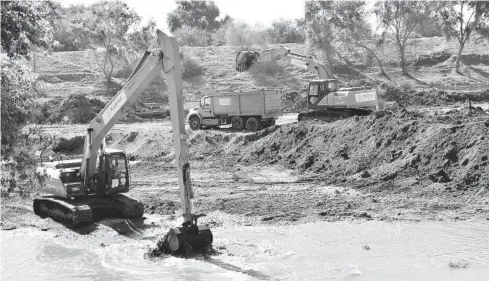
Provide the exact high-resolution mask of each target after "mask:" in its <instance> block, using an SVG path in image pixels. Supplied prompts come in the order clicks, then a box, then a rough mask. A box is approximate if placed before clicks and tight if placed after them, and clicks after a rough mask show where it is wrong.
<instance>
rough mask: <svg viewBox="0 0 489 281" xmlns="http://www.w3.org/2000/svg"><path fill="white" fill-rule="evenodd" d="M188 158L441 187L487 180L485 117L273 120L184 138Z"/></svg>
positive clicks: (473, 186)
mask: <svg viewBox="0 0 489 281" xmlns="http://www.w3.org/2000/svg"><path fill="white" fill-rule="evenodd" d="M190 145H191V151H192V154H193V157H196V158H203V157H204V156H205V155H214V156H216V157H217V156H219V157H220V156H226V157H231V158H232V160H236V162H237V163H242V164H256V163H263V164H282V165H284V166H285V167H287V168H290V169H298V170H300V171H304V172H306V173H308V174H309V175H310V176H312V177H318V178H322V179H326V180H327V181H329V182H337V183H340V182H344V181H350V180H355V181H357V180H358V181H362V182H364V183H365V184H367V183H369V184H374V185H375V182H376V181H379V182H387V181H391V180H396V181H403V180H405V179H410V180H412V183H413V184H415V185H418V186H426V185H430V184H432V183H450V185H449V187H448V186H447V189H448V190H451V189H453V190H469V189H470V190H479V189H481V188H483V187H487V186H488V185H489V159H488V158H489V118H488V117H484V116H480V117H467V116H461V114H459V115H454V116H445V117H440V118H438V119H432V118H426V117H422V116H417V115H414V114H409V113H402V112H397V113H394V112H390V111H384V112H377V113H375V114H374V115H372V116H369V117H365V118H360V117H356V118H351V119H348V120H343V121H338V122H334V123H329V124H321V123H299V124H288V125H284V126H281V127H278V126H275V127H272V128H268V129H266V130H263V131H261V132H258V133H254V134H248V135H239V136H233V135H229V134H222V133H214V132H201V133H198V134H196V135H194V136H193V137H192V138H191V139H190Z"/></svg>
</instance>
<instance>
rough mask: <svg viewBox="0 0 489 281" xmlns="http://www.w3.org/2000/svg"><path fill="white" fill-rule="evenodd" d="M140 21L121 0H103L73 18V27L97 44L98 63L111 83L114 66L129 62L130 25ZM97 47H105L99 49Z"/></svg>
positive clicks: (92, 44) (89, 40) (80, 34)
mask: <svg viewBox="0 0 489 281" xmlns="http://www.w3.org/2000/svg"><path fill="white" fill-rule="evenodd" d="M139 22H140V17H139V16H138V15H137V13H136V12H135V11H134V10H133V9H131V8H129V7H128V6H127V4H126V3H124V2H121V1H101V2H97V3H95V4H92V5H90V6H88V7H87V8H86V9H85V11H84V13H81V14H80V15H79V17H78V18H75V19H73V21H72V24H73V31H74V32H75V33H76V34H77V35H78V36H79V38H81V39H80V40H87V41H88V42H89V43H90V46H91V47H92V48H93V52H94V55H95V57H96V63H97V65H98V66H99V68H100V70H101V71H102V72H103V74H104V75H105V77H106V78H107V80H108V81H109V83H110V82H111V81H112V74H113V72H114V68H116V67H119V66H123V65H124V64H127V63H128V62H127V55H128V53H129V52H130V47H131V44H130V43H129V38H130V36H129V29H130V28H131V27H132V26H135V25H137V24H138V23H139ZM97 48H102V51H98V50H97Z"/></svg>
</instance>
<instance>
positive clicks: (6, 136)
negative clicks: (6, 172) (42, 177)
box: [1, 63, 37, 158]
mask: <svg viewBox="0 0 489 281" xmlns="http://www.w3.org/2000/svg"><path fill="white" fill-rule="evenodd" d="M1 76H2V93H1V95H2V99H1V101H2V104H1V108H2V109H1V117H2V122H1V123H2V125H1V127H2V150H1V151H2V157H3V158H6V157H9V156H10V155H11V154H12V152H13V151H12V149H13V147H14V146H15V144H16V142H17V139H18V135H19V131H20V128H21V127H22V126H23V125H25V124H26V123H27V121H28V120H29V117H30V110H31V109H32V105H33V91H32V88H31V85H32V83H33V82H34V81H35V80H36V78H37V76H36V75H35V74H34V73H32V72H30V71H29V70H28V69H27V68H26V67H21V66H18V65H16V64H14V63H11V64H2V75H1Z"/></svg>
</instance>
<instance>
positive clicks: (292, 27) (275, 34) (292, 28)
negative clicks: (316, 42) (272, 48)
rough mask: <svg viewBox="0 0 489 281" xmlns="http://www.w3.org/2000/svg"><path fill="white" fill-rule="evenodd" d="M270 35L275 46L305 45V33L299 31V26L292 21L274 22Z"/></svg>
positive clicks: (269, 30)
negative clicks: (288, 44) (286, 44)
mask: <svg viewBox="0 0 489 281" xmlns="http://www.w3.org/2000/svg"><path fill="white" fill-rule="evenodd" d="M268 33H269V34H270V37H271V40H272V42H273V43H275V44H283V43H304V41H305V37H304V35H303V33H302V32H301V30H299V28H298V27H297V24H296V23H294V22H293V21H291V20H286V19H280V20H278V21H273V22H272V27H271V28H269V29H268Z"/></svg>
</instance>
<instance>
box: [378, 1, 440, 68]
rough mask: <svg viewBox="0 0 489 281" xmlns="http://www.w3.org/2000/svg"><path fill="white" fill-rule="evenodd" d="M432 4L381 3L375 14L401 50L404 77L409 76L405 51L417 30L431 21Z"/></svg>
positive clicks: (409, 2) (415, 2) (412, 2)
mask: <svg viewBox="0 0 489 281" xmlns="http://www.w3.org/2000/svg"><path fill="white" fill-rule="evenodd" d="M430 8H431V4H430V3H428V2H421V1H379V2H377V3H376V4H375V7H374V13H375V14H376V16H377V19H378V21H379V23H380V28H382V29H383V32H384V34H390V35H391V36H393V37H394V38H395V41H396V42H397V46H398V49H399V56H400V66H401V69H402V73H403V74H404V75H407V74H408V71H407V62H406V56H405V50H406V46H407V43H408V41H409V40H410V39H412V38H414V37H415V36H416V30H417V29H418V28H419V27H420V26H421V25H422V24H423V23H425V22H427V21H428V20H429V17H428V16H429V14H430Z"/></svg>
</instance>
